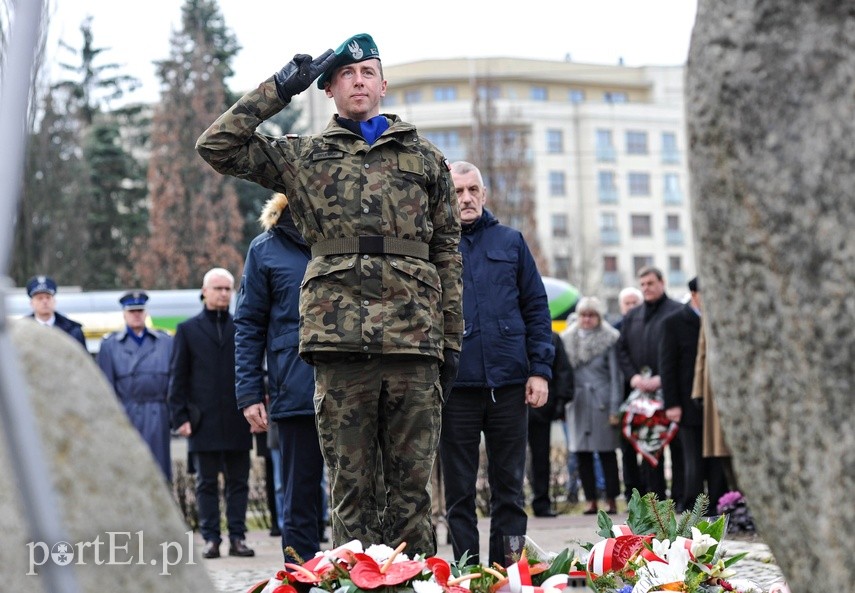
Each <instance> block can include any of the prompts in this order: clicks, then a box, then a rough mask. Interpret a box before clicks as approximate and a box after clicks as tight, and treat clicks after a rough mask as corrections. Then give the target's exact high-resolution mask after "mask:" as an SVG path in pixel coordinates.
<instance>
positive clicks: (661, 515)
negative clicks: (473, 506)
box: [247, 490, 761, 593]
mask: <svg viewBox="0 0 855 593" xmlns="http://www.w3.org/2000/svg"><path fill="white" fill-rule="evenodd" d="M708 504H709V500H708V498H707V497H706V495H703V494H702V495H700V496H699V497H698V499H697V500H696V502H695V505H694V507H693V508H692V510H691V511H687V512H684V513H682V514H680V515H679V516H678V515H677V514H676V512H675V511H674V502H673V501H672V500H665V501H659V500H657V498H656V495H655V494H652V493H649V494H646V495H645V496H643V497H642V496H641V495H640V494H639V493H638V491H637V490H634V491H633V494H632V497H631V499H630V501H629V505H628V517H627V522H626V524H624V525H615V524H613V522H612V520H611V518H610V517H609V516H608V515H607V514H606V513H605V512H603V511H600V512H599V514H598V516H597V526H598V529H599V531H598V534H599V535H600V536H602V537H603V539H602V540H601V541H599V542H597V543H595V544H591V543H587V544H583V545H582V549H583V550H584V551H585V552H583V553H582V555H584V556H585V558H584V559H581V558H580V557H579V556H578V555H576V554H574V553H572V552H571V551H570V549H565V550H564V551H562V552H560V553H559V554H545V553H543V551H542V550H540V548H538V547H537V546H536V545H535V544H534V543H533V542H531V541H530V540H528V538H526V541H527V542H528V543H527V544H526V546H525V547H524V548H523V549H522V552H521V553H520V557H519V559H518V561H517V562H515V563H513V564H511V565H510V566H507V567H502V566H499V565H495V564H494V565H493V566H478V565H470V564H468V562H467V561H468V560H469V558H468V557H467V556H465V555H464V557H462V558H460V560H459V561H458V562H456V563H449V562H447V561H445V560H443V559H442V558H439V557H435V556H434V557H430V558H424V557H421V556H415V557H413V558H410V557H409V556H407V555H406V554H404V550H405V548H406V543H402V544H401V545H399V546H398V547H397V548H395V549H392V548H391V547H389V546H386V545H372V546H369V547H368V548H366V549H363V546H362V544H361V543H360V542H359V541H352V542H349V543H347V544H345V545H343V546H340V547H338V548H335V549H333V550H327V551H324V552H318V554H317V555H316V556H315V557H314V558H311V559H309V560H308V561H305V562H300V563H299V564H297V563H286V564H285V565H284V568H283V569H282V570H280V571H279V572H277V573H276V575H275V577H273V578H271V579H268V580H266V581H262V582H260V583H257V584H255V585H253V586H252V587H250V588H249V589H248V591H247V593H373V592H378V591H382V593H562V590H563V589H567V588H568V587H572V586H574V585H575V586H582V587H585V586H587V587H588V588H589V589H590V590H592V591H594V592H595V593H652V592H655V591H681V592H683V593H697V592H705V593H719V592H722V591H736V592H737V593H760V591H761V590H760V588H759V587H758V586H757V585H755V584H754V583H751V582H750V581H747V580H744V579H742V580H740V579H735V578H733V577H734V574H735V573H734V571H733V569H732V566H733V565H734V564H735V563H736V562H738V561H739V560H740V559H742V558H743V557H744V556H745V554H744V553H743V554H736V555H734V556H731V557H728V558H725V557H724V554H723V550H722V549H721V541H722V538H723V537H724V535H725V533H726V531H727V521H728V520H727V515H721V516H719V517H717V518H715V519H711V518H708V517H706V516H705V515H706V511H707V507H708ZM286 551H287V552H288V554H289V555H291V556H293V557H295V558H297V557H298V556H297V555H296V554H295V553H294V550H293V549H290V548H288V549H287V550H286Z"/></svg>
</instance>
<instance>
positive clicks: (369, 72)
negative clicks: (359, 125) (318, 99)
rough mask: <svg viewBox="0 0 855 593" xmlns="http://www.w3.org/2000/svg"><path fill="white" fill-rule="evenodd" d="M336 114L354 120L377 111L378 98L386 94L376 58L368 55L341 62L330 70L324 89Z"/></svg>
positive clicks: (364, 117)
mask: <svg viewBox="0 0 855 593" xmlns="http://www.w3.org/2000/svg"><path fill="white" fill-rule="evenodd" d="M325 92H326V95H327V97H332V99H333V100H334V101H335V107H336V110H337V111H338V114H339V115H340V116H342V117H346V118H348V119H352V120H354V121H368V120H369V119H371V118H372V117H374V116H375V115H379V114H380V99H382V98H383V97H385V96H386V81H385V80H383V69H382V68H381V67H380V60H376V59H371V60H365V61H364V62H357V63H356V64H348V65H346V66H342V67H341V68H339V69H338V70H336V71H335V72H333V75H332V77H331V78H330V84H329V85H328V86H327V87H326V89H325Z"/></svg>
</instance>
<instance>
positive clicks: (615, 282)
mask: <svg viewBox="0 0 855 593" xmlns="http://www.w3.org/2000/svg"><path fill="white" fill-rule="evenodd" d="M622 286H623V281H622V280H621V277H620V272H603V287H605V288H621V287H622Z"/></svg>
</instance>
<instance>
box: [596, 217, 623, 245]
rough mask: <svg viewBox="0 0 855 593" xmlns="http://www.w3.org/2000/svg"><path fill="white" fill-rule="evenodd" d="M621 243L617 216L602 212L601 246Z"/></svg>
mask: <svg viewBox="0 0 855 593" xmlns="http://www.w3.org/2000/svg"><path fill="white" fill-rule="evenodd" d="M618 243H620V233H619V232H618V228H617V214H615V213H614V212H600V244H602V245H617V244H618Z"/></svg>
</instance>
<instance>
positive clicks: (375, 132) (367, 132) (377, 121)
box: [359, 115, 389, 144]
mask: <svg viewBox="0 0 855 593" xmlns="http://www.w3.org/2000/svg"><path fill="white" fill-rule="evenodd" d="M388 128H389V120H387V119H386V118H385V117H383V116H382V115H375V116H374V117H372V118H371V119H369V120H368V121H363V122H359V129H360V130H362V137H363V138H365V141H366V142H368V144H374V142H375V141H376V140H377V138H379V137H380V135H381V134H382V133H383V132H385V131H386V130H387V129H388Z"/></svg>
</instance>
